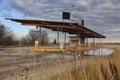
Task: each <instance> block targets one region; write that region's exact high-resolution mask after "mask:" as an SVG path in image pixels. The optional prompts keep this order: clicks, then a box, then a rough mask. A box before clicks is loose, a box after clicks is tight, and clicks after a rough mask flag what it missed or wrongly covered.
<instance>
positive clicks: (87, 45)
mask: <svg viewBox="0 0 120 80" xmlns="http://www.w3.org/2000/svg"><path fill="white" fill-rule="evenodd" d="M86 45H87V47H88V38H86Z"/></svg>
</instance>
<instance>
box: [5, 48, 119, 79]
mask: <svg viewBox="0 0 120 80" xmlns="http://www.w3.org/2000/svg"><path fill="white" fill-rule="evenodd" d="M119 61H120V47H118V48H116V49H115V51H114V52H113V54H112V55H111V56H107V57H104V56H103V57H100V56H99V57H90V56H87V57H84V58H81V56H77V57H76V61H68V60H66V59H65V58H64V59H60V58H58V59H56V60H49V62H47V64H45V63H44V62H43V61H41V62H39V63H37V64H40V66H39V67H38V66H37V67H36V66H33V68H30V65H33V64H35V63H36V62H35V61H34V62H31V63H28V64H27V65H28V67H26V68H25V69H24V70H23V71H22V72H19V73H17V72H15V73H14V74H11V76H10V77H9V80H120V62H119ZM7 79H8V78H6V80H7Z"/></svg>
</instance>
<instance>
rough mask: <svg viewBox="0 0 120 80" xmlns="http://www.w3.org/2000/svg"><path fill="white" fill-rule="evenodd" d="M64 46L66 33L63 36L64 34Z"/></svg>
mask: <svg viewBox="0 0 120 80" xmlns="http://www.w3.org/2000/svg"><path fill="white" fill-rule="evenodd" d="M64 43H65V44H64V45H65V46H66V32H65V34H64Z"/></svg>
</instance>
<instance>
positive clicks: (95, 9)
mask: <svg viewBox="0 0 120 80" xmlns="http://www.w3.org/2000/svg"><path fill="white" fill-rule="evenodd" d="M63 11H69V12H71V21H74V22H78V23H80V19H84V20H85V26H86V27H87V28H89V29H92V30H94V31H96V32H98V33H100V34H103V35H105V36H106V37H107V38H106V39H105V41H111V42H113V41H114V42H120V0H0V22H1V23H2V24H5V25H6V26H8V27H10V28H11V29H12V30H14V32H15V33H16V35H17V36H19V37H22V36H24V35H25V34H27V33H28V31H29V30H30V29H33V27H29V26H26V27H25V26H22V25H20V24H19V23H15V22H11V21H8V20H5V18H6V17H9V18H19V19H38V20H50V21H62V19H61V15H62V12H63ZM52 35H54V33H52V31H51V34H49V36H50V37H52ZM52 38H53V37H52Z"/></svg>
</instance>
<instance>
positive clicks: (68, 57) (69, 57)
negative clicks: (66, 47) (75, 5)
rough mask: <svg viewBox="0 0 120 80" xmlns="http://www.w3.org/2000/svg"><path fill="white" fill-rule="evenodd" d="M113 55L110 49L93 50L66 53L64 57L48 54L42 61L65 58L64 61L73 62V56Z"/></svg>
mask: <svg viewBox="0 0 120 80" xmlns="http://www.w3.org/2000/svg"><path fill="white" fill-rule="evenodd" d="M112 53H113V50H112V49H108V48H99V49H94V50H87V51H80V52H76V51H68V52H67V53H66V54H65V55H64V54H49V55H47V54H46V55H44V56H42V58H43V59H58V58H60V59H62V58H65V59H66V60H74V57H75V55H77V56H78V57H84V55H87V56H90V55H105V56H106V55H110V54H112Z"/></svg>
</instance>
